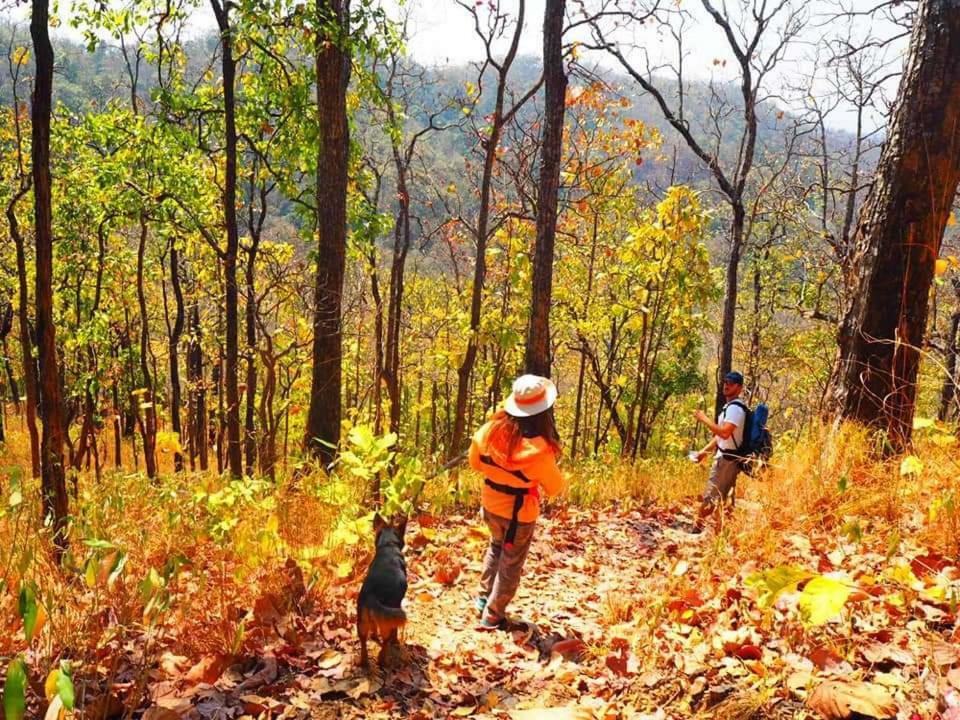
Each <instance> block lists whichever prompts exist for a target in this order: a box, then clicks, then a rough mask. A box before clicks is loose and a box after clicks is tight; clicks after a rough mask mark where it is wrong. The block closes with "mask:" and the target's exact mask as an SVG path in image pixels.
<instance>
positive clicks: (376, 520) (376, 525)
mask: <svg viewBox="0 0 960 720" xmlns="http://www.w3.org/2000/svg"><path fill="white" fill-rule="evenodd" d="M386 526H387V521H386V520H384V519H383V518H382V517H381V516H380V513H375V514H374V516H373V532H374V533H375V534H377V535H379V534H380V531H381V530H383V529H384V528H385V527H386Z"/></svg>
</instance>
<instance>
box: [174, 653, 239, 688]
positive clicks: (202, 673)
mask: <svg viewBox="0 0 960 720" xmlns="http://www.w3.org/2000/svg"><path fill="white" fill-rule="evenodd" d="M233 660H234V658H233V656H232V655H222V654H218V655H207V656H206V657H204V658H202V659H201V660H200V661H199V662H198V663H197V664H196V665H194V666H193V667H192V668H190V669H189V670H188V671H187V674H186V675H185V676H184V679H186V680H188V681H190V682H194V683H207V684H209V685H212V684H213V683H215V682H216V681H217V678H219V677H220V676H221V675H223V671H224V670H226V669H227V667H229V665H230V664H231V663H232V662H233Z"/></svg>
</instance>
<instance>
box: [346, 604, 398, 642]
mask: <svg viewBox="0 0 960 720" xmlns="http://www.w3.org/2000/svg"><path fill="white" fill-rule="evenodd" d="M357 620H358V622H357V630H358V631H359V634H360V637H361V639H363V638H366V637H368V636H369V635H377V636H378V637H380V638H386V637H387V636H389V635H390V634H391V633H392V632H393V631H394V630H398V629H399V628H402V627H403V626H404V625H406V624H407V614H406V613H405V612H404V611H403V608H399V607H390V606H389V605H384V604H383V603H382V602H380V601H379V600H378V599H377V598H375V597H366V598H364V599H363V601H361V602H360V603H358V612H357Z"/></svg>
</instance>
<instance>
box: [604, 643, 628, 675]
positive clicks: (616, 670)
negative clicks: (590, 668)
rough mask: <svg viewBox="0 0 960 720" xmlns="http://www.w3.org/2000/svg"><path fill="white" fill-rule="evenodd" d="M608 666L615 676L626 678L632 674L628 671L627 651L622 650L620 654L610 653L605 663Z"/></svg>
mask: <svg viewBox="0 0 960 720" xmlns="http://www.w3.org/2000/svg"><path fill="white" fill-rule="evenodd" d="M605 663H606V666H607V667H608V668H610V670H611V671H612V672H613V674H614V675H619V676H620V677H626V676H627V675H629V674H630V672H629V671H628V670H627V651H626V650H622V649H621V650H620V652H618V653H610V654H609V655H607V659H606V661H605Z"/></svg>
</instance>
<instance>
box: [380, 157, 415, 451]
mask: <svg viewBox="0 0 960 720" xmlns="http://www.w3.org/2000/svg"><path fill="white" fill-rule="evenodd" d="M394 159H395V164H396V167H397V197H398V199H399V203H400V207H399V210H398V211H397V222H396V226H395V227H394V238H393V262H392V263H391V266H390V297H389V300H388V301H387V349H386V357H385V358H384V360H385V362H384V366H383V380H384V383H385V384H386V386H387V394H388V395H389V396H390V432H392V433H398V434H399V432H400V313H401V311H402V309H403V282H404V273H405V270H406V265H407V253H408V252H409V251H410V194H409V189H408V187H407V169H406V166H405V164H404V162H403V160H402V158H401V157H400V153H399V151H398V149H397V148H396V147H395V148H394Z"/></svg>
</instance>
